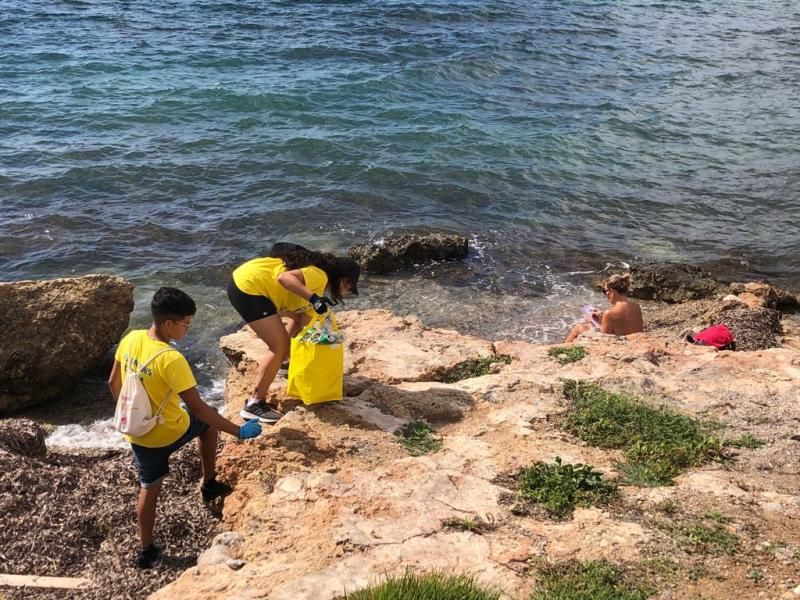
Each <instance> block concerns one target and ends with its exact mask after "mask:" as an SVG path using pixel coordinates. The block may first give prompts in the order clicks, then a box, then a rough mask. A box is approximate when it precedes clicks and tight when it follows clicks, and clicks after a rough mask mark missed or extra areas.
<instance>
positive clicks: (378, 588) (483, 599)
mask: <svg viewBox="0 0 800 600" xmlns="http://www.w3.org/2000/svg"><path fill="white" fill-rule="evenodd" d="M344 597H345V598H346V599H347V600H499V598H500V592H496V591H493V590H488V589H485V588H483V587H481V586H479V585H478V584H477V583H475V580H474V579H472V578H471V577H465V576H463V575H460V576H455V577H452V576H447V575H445V574H444V573H426V574H421V575H418V574H415V573H412V572H407V573H406V574H405V575H403V576H402V577H389V578H388V579H387V580H386V581H384V582H383V583H380V584H378V585H373V586H370V587H368V588H365V589H363V590H359V591H357V592H353V593H352V594H345V596H344Z"/></svg>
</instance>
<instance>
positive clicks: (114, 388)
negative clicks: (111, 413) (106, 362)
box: [108, 360, 122, 402]
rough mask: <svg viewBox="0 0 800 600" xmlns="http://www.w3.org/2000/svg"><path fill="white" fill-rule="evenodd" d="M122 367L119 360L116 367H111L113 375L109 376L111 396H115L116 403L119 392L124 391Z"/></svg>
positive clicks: (115, 363)
mask: <svg viewBox="0 0 800 600" xmlns="http://www.w3.org/2000/svg"><path fill="white" fill-rule="evenodd" d="M121 372H122V366H121V365H120V364H119V361H118V360H115V361H114V366H113V367H111V374H110V375H109V376H108V388H109V389H110V390H111V395H112V396H114V401H115V402H116V401H117V399H118V398H119V392H120V390H121V389H122V374H121Z"/></svg>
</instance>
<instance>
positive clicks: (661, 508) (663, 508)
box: [653, 498, 681, 515]
mask: <svg viewBox="0 0 800 600" xmlns="http://www.w3.org/2000/svg"><path fill="white" fill-rule="evenodd" d="M680 507H681V505H680V504H679V503H678V502H676V501H675V500H672V499H671V498H667V499H666V500H662V501H661V502H659V503H657V504H656V505H655V506H654V507H653V508H655V509H656V510H657V511H658V512H662V513H664V514H665V515H674V514H676V513H677V512H678V510H679V509H680Z"/></svg>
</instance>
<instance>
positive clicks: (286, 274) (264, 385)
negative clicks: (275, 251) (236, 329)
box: [228, 244, 361, 423]
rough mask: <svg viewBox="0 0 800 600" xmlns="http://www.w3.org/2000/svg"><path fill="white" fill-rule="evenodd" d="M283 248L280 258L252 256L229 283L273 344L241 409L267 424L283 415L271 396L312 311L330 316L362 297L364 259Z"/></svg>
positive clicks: (239, 307) (237, 304) (243, 312)
mask: <svg viewBox="0 0 800 600" xmlns="http://www.w3.org/2000/svg"><path fill="white" fill-rule="evenodd" d="M277 246H278V244H276V246H275V247H277ZM281 246H283V248H282V250H283V251H282V252H281V253H280V254H281V256H280V257H277V256H275V257H269V256H268V257H264V258H254V259H253V260H249V261H247V262H246V263H244V264H243V265H241V266H240V267H238V268H237V269H235V270H234V271H233V275H232V276H231V280H230V282H229V283H228V299H229V300H230V301H231V304H232V305H233V308H235V309H236V312H238V313H239V315H240V316H241V317H242V319H244V320H245V322H246V323H247V324H248V325H249V326H250V328H251V329H252V330H253V331H254V332H255V333H256V335H257V336H258V337H259V338H261V340H262V341H263V342H264V343H266V344H267V346H268V347H269V349H268V350H267V353H266V355H265V356H264V358H263V359H262V360H261V363H260V364H259V365H258V375H257V376H256V380H255V383H254V385H253V390H252V392H251V394H250V398H249V399H248V400H247V402H246V403H245V406H244V408H243V409H242V411H241V412H240V413H239V414H240V415H241V416H242V417H243V418H245V419H259V420H260V421H262V422H264V423H275V422H276V421H277V420H278V419H280V418H281V416H282V415H281V413H280V412H278V410H277V408H276V407H275V406H273V405H271V404H269V403H268V402H267V399H266V398H267V392H268V390H269V386H270V384H272V381H273V380H274V379H275V375H277V373H278V369H279V368H280V366H281V363H282V362H283V361H284V360H286V359H287V358H288V357H289V340H290V337H291V336H294V335H297V333H298V332H299V331H300V330H301V329H302V327H304V326H305V325H307V324H308V322H309V321H310V319H311V314H313V313H311V312H310V311H312V310H313V311H315V312H316V313H317V314H320V315H324V314H325V313H327V312H328V307H329V306H333V305H334V304H337V303H338V302H339V301H340V300H341V299H342V298H343V297H344V296H346V295H347V294H353V295H356V296H357V295H358V287H357V284H358V277H359V275H360V274H361V268H360V267H359V265H358V263H357V262H355V261H354V260H352V259H350V258H346V257H341V256H334V255H332V254H322V253H320V252H313V251H311V250H306V249H305V248H303V247H302V246H295V245H293V244H282V245H281ZM326 293H328V294H329V295H330V297H327V296H326V295H325V294H326ZM281 316H283V317H284V319H285V322H284V321H281Z"/></svg>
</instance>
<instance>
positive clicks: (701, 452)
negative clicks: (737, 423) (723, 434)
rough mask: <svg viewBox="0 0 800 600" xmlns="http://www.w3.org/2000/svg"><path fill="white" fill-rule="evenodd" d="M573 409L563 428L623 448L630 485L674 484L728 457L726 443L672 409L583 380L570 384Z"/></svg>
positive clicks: (597, 443)
mask: <svg viewBox="0 0 800 600" xmlns="http://www.w3.org/2000/svg"><path fill="white" fill-rule="evenodd" d="M564 393H565V395H566V397H567V398H568V399H569V400H571V401H572V404H573V407H572V409H571V411H570V412H569V414H568V415H567V417H566V419H565V420H564V423H563V427H564V429H565V430H566V431H568V432H570V433H572V434H574V435H576V436H577V437H579V438H580V439H582V440H584V441H585V442H588V443H590V444H593V445H595V446H599V447H601V448H619V449H622V450H623V452H624V453H625V458H626V461H625V462H624V463H623V464H621V465H620V466H619V468H620V471H621V472H622V474H623V475H624V477H625V480H626V481H627V482H628V483H631V484H634V485H645V486H657V485H669V484H671V483H672V478H673V477H675V476H676V475H678V474H680V473H681V472H682V471H684V470H686V469H688V468H690V467H693V466H696V465H699V464H702V463H704V462H706V461H708V460H711V459H714V458H720V457H721V456H722V450H723V447H724V443H723V441H722V440H721V439H720V438H718V437H716V436H714V435H711V434H710V433H709V431H708V428H707V427H706V426H705V425H704V424H702V423H700V422H698V421H696V420H694V419H692V418H691V417H689V416H687V415H684V414H681V413H678V412H675V411H673V410H670V409H668V408H666V407H659V408H656V407H652V406H650V405H648V404H646V403H644V402H642V401H641V400H639V399H637V398H634V397H631V396H628V395H625V394H617V393H613V392H609V391H606V390H604V389H603V388H601V387H599V386H597V385H594V384H590V383H583V382H579V381H567V382H566V383H565V385H564Z"/></svg>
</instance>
